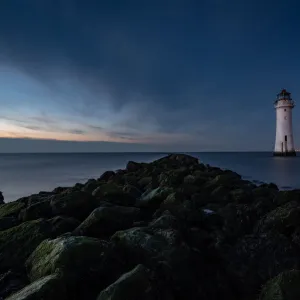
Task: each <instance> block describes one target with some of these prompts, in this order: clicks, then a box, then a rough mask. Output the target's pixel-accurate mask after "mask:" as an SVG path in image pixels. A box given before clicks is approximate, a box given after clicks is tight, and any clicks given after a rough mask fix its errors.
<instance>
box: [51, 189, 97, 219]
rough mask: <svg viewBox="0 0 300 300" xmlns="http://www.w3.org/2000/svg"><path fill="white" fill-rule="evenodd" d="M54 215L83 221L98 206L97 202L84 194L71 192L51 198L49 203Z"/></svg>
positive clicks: (87, 194)
mask: <svg viewBox="0 0 300 300" xmlns="http://www.w3.org/2000/svg"><path fill="white" fill-rule="evenodd" d="M50 205H51V208H52V212H53V214H54V215H66V216H69V217H73V218H75V219H78V220H84V219H85V218H86V217H87V216H88V215H89V214H90V213H91V212H92V211H93V210H94V209H95V208H96V207H97V205H98V203H97V200H96V199H95V198H94V197H93V196H92V195H90V194H89V193H86V192H81V191H75V192H74V191H73V192H70V193H68V194H58V195H55V196H52V197H51V202H50Z"/></svg>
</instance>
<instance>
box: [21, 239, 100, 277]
mask: <svg viewBox="0 0 300 300" xmlns="http://www.w3.org/2000/svg"><path fill="white" fill-rule="evenodd" d="M105 247H106V243H104V242H102V241H99V240H97V239H94V238H88V237H83V236H76V237H75V236H69V237H60V238H57V239H54V240H49V239H47V240H45V241H43V242H42V243H41V244H40V245H39V246H38V247H37V248H36V250H35V251H34V252H33V253H32V254H31V256H30V257H29V258H28V260H27V262H26V267H27V269H28V272H29V278H30V279H31V280H37V279H39V278H41V277H43V276H46V275H49V274H53V273H55V272H56V271H57V270H60V272H61V273H62V274H63V276H64V278H66V279H67V280H70V281H72V280H77V279H78V278H80V277H83V278H84V276H86V278H85V280H87V279H88V278H90V277H92V276H94V275H95V276H96V275H97V272H98V269H97V267H98V266H99V264H100V262H101V259H102V254H103V251H104V250H105Z"/></svg>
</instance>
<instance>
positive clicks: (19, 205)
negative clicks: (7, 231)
mask: <svg viewBox="0 0 300 300" xmlns="http://www.w3.org/2000/svg"><path fill="white" fill-rule="evenodd" d="M25 206H26V205H25V203H24V202H21V201H14V202H9V203H5V204H1V205H0V218H3V217H17V216H18V215H19V213H20V211H21V210H22V209H23V208H24V207H25Z"/></svg>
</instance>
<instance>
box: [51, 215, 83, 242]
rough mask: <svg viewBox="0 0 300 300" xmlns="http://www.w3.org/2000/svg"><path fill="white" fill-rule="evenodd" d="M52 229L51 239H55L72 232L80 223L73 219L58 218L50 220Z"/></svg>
mask: <svg viewBox="0 0 300 300" xmlns="http://www.w3.org/2000/svg"><path fill="white" fill-rule="evenodd" d="M48 224H49V225H50V228H51V237H52V238H55V237H57V236H60V235H62V234H64V233H66V232H72V231H73V230H74V229H75V228H76V227H78V226H79V225H80V222H79V221H78V220H76V219H74V218H71V217H64V216H57V217H54V218H52V219H50V220H48Z"/></svg>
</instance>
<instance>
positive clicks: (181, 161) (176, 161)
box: [152, 154, 199, 168]
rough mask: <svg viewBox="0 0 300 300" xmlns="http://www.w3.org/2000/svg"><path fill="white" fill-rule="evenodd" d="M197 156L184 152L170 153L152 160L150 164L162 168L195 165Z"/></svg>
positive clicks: (197, 161)
mask: <svg viewBox="0 0 300 300" xmlns="http://www.w3.org/2000/svg"><path fill="white" fill-rule="evenodd" d="M198 164H199V160H198V158H195V157H192V156H190V155H186V154H170V155H168V156H166V157H162V158H160V159H158V160H155V161H154V162H152V165H159V166H161V167H163V168H174V167H180V166H196V165H198Z"/></svg>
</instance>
